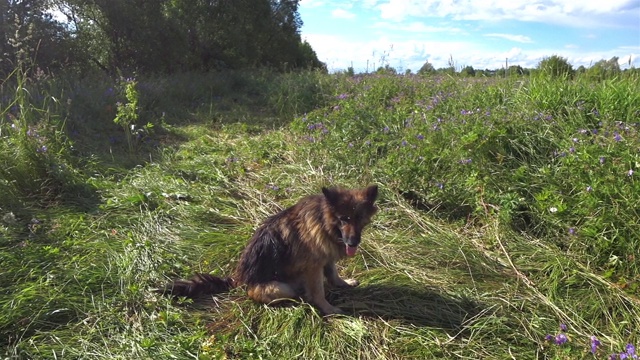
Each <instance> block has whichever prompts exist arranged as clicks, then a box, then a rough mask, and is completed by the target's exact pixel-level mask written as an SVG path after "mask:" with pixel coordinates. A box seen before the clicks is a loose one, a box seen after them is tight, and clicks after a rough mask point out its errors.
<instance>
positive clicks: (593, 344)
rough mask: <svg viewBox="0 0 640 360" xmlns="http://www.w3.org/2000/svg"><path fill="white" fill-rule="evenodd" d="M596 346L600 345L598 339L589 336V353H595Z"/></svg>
mask: <svg viewBox="0 0 640 360" xmlns="http://www.w3.org/2000/svg"><path fill="white" fill-rule="evenodd" d="M598 346H600V340H598V338H597V337H595V336H591V353H592V354H595V353H596V350H598Z"/></svg>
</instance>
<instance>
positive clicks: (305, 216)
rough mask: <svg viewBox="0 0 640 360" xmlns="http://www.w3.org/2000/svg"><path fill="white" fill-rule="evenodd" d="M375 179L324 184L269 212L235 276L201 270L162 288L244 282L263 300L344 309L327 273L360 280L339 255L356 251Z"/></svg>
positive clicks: (196, 289)
mask: <svg viewBox="0 0 640 360" xmlns="http://www.w3.org/2000/svg"><path fill="white" fill-rule="evenodd" d="M377 196H378V187H377V185H371V186H369V187H367V188H364V189H351V190H346V189H340V188H322V194H320V195H312V196H307V197H305V198H302V199H301V200H300V201H298V203H297V204H295V205H293V206H292V207H290V208H288V209H285V210H283V211H281V212H279V213H277V214H275V215H273V216H271V217H269V218H268V219H267V220H266V221H265V222H264V223H263V224H262V225H261V226H260V227H259V228H258V229H257V230H256V232H255V234H254V235H253V237H252V238H251V240H249V243H248V244H247V246H246V247H245V249H244V251H243V252H242V255H241V256H240V261H239V262H238V266H237V268H236V271H235V273H234V275H233V276H231V277H229V278H224V279H221V278H217V277H214V276H211V275H208V274H197V275H196V276H195V277H193V278H192V279H191V280H178V281H176V282H174V283H173V284H171V285H168V286H167V287H166V288H165V289H164V291H163V292H165V293H171V294H173V295H176V296H189V297H194V296H198V295H201V294H215V293H219V292H223V291H226V290H229V289H230V288H232V287H235V286H238V285H242V284H245V285H246V286H247V294H248V295H249V297H250V298H252V299H253V300H255V301H257V302H260V303H266V304H269V303H272V302H275V301H278V300H281V299H291V298H302V299H304V300H305V301H308V302H309V303H311V304H313V305H314V306H316V307H317V308H319V309H320V311H322V313H324V314H335V313H342V311H341V310H340V309H339V308H337V307H334V306H332V305H331V304H329V303H328V302H327V300H326V298H325V294H324V279H325V278H326V279H327V281H328V282H329V284H330V285H332V286H337V287H351V286H357V285H358V282H357V281H356V280H353V279H349V280H343V279H341V278H340V277H339V276H338V272H337V271H336V267H335V263H336V261H338V260H340V259H342V258H344V257H346V256H348V255H351V256H353V255H354V254H355V252H356V249H357V247H358V245H359V244H360V240H361V235H362V230H363V229H364V227H365V226H366V225H367V224H368V223H369V222H370V220H371V217H372V216H373V215H374V214H375V212H376V210H377V209H376V207H375V204H374V203H375V200H376V198H377Z"/></svg>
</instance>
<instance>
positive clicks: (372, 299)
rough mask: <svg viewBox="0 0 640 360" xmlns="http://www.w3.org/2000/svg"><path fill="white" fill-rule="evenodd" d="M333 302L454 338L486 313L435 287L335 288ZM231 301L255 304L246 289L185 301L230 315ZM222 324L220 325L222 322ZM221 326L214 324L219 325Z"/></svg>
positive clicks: (198, 308) (348, 309)
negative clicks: (439, 331) (444, 293)
mask: <svg viewBox="0 0 640 360" xmlns="http://www.w3.org/2000/svg"><path fill="white" fill-rule="evenodd" d="M327 300H328V301H329V303H330V304H332V305H335V306H337V307H339V308H341V309H342V310H344V311H345V312H346V314H347V316H354V317H363V318H370V319H372V320H377V319H383V320H385V321H399V322H401V323H405V324H411V325H414V326H416V327H428V328H434V329H439V330H442V331H444V332H446V333H447V334H448V335H449V336H452V337H466V336H468V333H467V325H468V324H469V323H470V322H471V321H473V319H476V318H478V317H480V316H484V315H483V314H484V313H485V312H486V308H484V307H483V306H482V304H480V303H478V302H476V301H474V300H472V299H469V298H465V297H453V296H447V295H443V294H441V293H439V292H438V291H436V290H435V289H428V288H425V289H422V290H416V289H412V288H409V287H408V286H400V285H388V284H376V285H368V286H359V287H356V288H351V289H331V290H330V291H329V292H328V293H327ZM231 302H241V303H245V304H248V303H251V300H249V299H248V298H247V296H246V293H245V292H244V290H243V289H242V290H241V289H235V290H233V291H232V292H231V293H225V294H221V295H220V296H214V297H212V296H210V295H209V296H202V297H198V298H196V299H193V301H192V302H189V303H188V304H185V305H186V306H187V307H188V308H190V309H191V310H195V311H211V309H212V308H218V310H219V311H220V313H226V315H223V318H227V319H228V318H229V316H233V315H231V313H230V312H229V311H228V310H229V309H226V310H225V307H226V306H228V305H229V304H230V303H231ZM272 306H273V307H276V308H288V307H292V306H301V304H300V302H298V301H285V302H281V303H278V304H277V305H272ZM218 325H219V324H218ZM218 325H212V328H217V327H218Z"/></svg>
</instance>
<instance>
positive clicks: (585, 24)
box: [299, 0, 640, 72]
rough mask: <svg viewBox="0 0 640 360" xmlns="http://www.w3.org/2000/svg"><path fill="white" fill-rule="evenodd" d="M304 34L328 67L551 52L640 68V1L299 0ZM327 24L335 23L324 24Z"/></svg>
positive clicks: (533, 59)
mask: <svg viewBox="0 0 640 360" xmlns="http://www.w3.org/2000/svg"><path fill="white" fill-rule="evenodd" d="M299 13H300V17H301V19H302V21H303V23H304V24H303V26H302V28H301V37H302V39H303V40H306V41H307V42H309V44H311V46H312V47H313V49H314V50H315V51H316V54H317V55H318V59H319V60H320V61H323V62H325V63H326V64H327V68H328V70H329V71H330V72H335V71H342V70H346V69H347V68H348V67H353V68H354V71H355V72H371V71H375V70H376V69H377V68H379V67H380V66H385V65H389V66H391V67H393V68H395V69H396V70H397V71H398V72H404V71H405V70H407V69H411V70H412V72H417V71H418V70H419V69H420V67H422V65H424V63H425V62H427V61H428V62H429V63H431V64H432V65H433V66H434V67H435V68H436V69H437V68H445V67H449V65H450V62H451V61H453V63H454V65H455V68H456V70H458V71H459V70H460V69H461V68H464V67H465V66H472V67H473V68H474V69H477V70H484V69H490V70H498V69H501V68H504V67H505V61H507V62H508V65H509V66H512V65H519V66H521V67H523V68H536V67H537V65H538V63H539V62H540V61H541V60H542V59H544V58H546V57H550V56H553V55H557V56H561V57H563V58H565V59H567V61H568V62H569V63H570V64H571V65H572V66H573V68H574V69H577V68H578V67H580V66H584V67H589V66H591V65H593V64H594V63H596V62H597V61H600V60H609V59H611V58H612V57H618V64H619V65H620V68H621V69H626V68H629V67H636V68H637V67H640V1H637V0H616V1H610V2H608V3H606V4H603V3H600V2H598V1H595V0H584V1H580V2H578V1H567V0H564V1H563V0H543V1H539V2H537V3H533V4H532V3H530V2H528V1H525V0H510V1H506V0H491V1H486V2H471V1H470V0H466V1H461V2H453V1H446V2H439V1H433V0H426V1H420V0H351V1H336V0H301V1H300V8H299ZM327 24H330V26H327Z"/></svg>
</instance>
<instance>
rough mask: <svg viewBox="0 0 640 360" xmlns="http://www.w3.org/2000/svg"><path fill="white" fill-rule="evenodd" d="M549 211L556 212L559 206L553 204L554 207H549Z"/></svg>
mask: <svg viewBox="0 0 640 360" xmlns="http://www.w3.org/2000/svg"><path fill="white" fill-rule="evenodd" d="M549 212H550V213H552V214H553V213H556V212H558V208H557V207H555V206H552V207H550V208H549Z"/></svg>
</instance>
